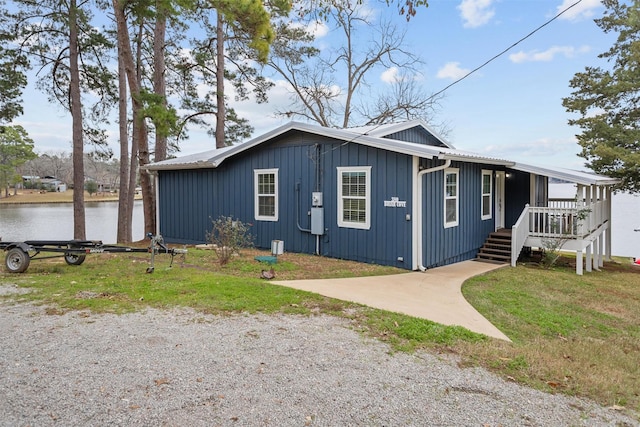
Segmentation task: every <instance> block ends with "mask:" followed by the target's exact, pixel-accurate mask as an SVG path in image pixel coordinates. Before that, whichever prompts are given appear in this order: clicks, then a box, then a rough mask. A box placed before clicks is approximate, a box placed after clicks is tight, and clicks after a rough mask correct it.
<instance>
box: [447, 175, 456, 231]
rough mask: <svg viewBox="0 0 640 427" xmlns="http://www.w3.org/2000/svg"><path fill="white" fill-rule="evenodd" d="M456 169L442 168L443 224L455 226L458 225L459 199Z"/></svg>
mask: <svg viewBox="0 0 640 427" xmlns="http://www.w3.org/2000/svg"><path fill="white" fill-rule="evenodd" d="M458 186H459V184H458V169H454V168H449V169H445V170H444V226H445V228H448V227H455V226H457V225H458V213H459V207H458V204H459V199H458V192H459V191H458V190H459V188H458Z"/></svg>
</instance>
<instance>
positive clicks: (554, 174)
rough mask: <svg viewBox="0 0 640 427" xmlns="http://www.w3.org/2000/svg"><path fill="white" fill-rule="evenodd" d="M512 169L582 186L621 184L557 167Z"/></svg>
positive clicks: (520, 167) (601, 177) (524, 166)
mask: <svg viewBox="0 0 640 427" xmlns="http://www.w3.org/2000/svg"><path fill="white" fill-rule="evenodd" d="M511 169H515V170H517V171H521V172H528V173H534V174H536V175H544V176H548V177H550V178H557V179H562V180H564V181H569V182H573V183H576V184H582V185H615V184H618V183H619V182H620V180H619V179H616V178H609V177H608V176H604V175H598V174H595V173H589V172H581V171H575V170H571V169H564V168H556V167H543V166H535V165H528V164H525V163H516V164H515V165H514V166H511Z"/></svg>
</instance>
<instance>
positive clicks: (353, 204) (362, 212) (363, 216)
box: [337, 166, 371, 230]
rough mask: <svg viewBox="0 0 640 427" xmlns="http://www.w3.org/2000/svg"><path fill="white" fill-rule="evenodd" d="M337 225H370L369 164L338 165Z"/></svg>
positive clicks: (355, 226) (361, 226)
mask: <svg viewBox="0 0 640 427" xmlns="http://www.w3.org/2000/svg"><path fill="white" fill-rule="evenodd" d="M337 169H338V226H339V227H348V228H361V229H366V230H368V229H369V228H370V226H371V166H357V167H339V168H337Z"/></svg>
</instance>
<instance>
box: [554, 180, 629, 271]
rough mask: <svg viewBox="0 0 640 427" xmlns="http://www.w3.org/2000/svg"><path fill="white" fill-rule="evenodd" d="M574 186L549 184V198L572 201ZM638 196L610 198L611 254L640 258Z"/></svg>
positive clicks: (627, 195) (617, 195) (623, 194)
mask: <svg viewBox="0 0 640 427" xmlns="http://www.w3.org/2000/svg"><path fill="white" fill-rule="evenodd" d="M575 195H576V188H575V185H574V184H550V185H549V197H558V198H567V199H572V198H574V197H575ZM635 230H640V195H634V194H629V193H617V194H614V195H613V197H612V198H611V236H612V239H611V252H612V254H613V255H616V256H627V257H635V258H640V231H635Z"/></svg>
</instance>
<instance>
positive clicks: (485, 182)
mask: <svg viewBox="0 0 640 427" xmlns="http://www.w3.org/2000/svg"><path fill="white" fill-rule="evenodd" d="M492 196H493V172H491V171H489V170H483V171H482V219H491V205H492V203H491V201H492V200H493V197H492Z"/></svg>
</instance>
